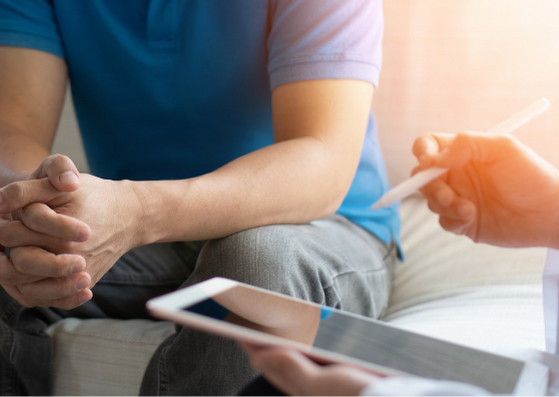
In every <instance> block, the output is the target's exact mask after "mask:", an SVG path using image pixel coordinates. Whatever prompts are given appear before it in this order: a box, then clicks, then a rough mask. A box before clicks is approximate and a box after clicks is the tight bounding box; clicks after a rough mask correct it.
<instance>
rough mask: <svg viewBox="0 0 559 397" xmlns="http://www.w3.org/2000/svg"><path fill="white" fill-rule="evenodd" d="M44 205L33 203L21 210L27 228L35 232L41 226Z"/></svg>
mask: <svg viewBox="0 0 559 397" xmlns="http://www.w3.org/2000/svg"><path fill="white" fill-rule="evenodd" d="M43 205H44V204H39V203H33V204H30V205H28V206H27V207H25V208H23V209H22V210H21V219H22V221H23V223H24V224H25V226H27V227H28V228H30V229H33V230H36V229H37V228H39V227H40V226H41V223H42V222H41V217H42V216H43V211H42V210H43V208H42V207H43Z"/></svg>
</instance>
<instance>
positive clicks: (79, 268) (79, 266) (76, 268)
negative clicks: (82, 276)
mask: <svg viewBox="0 0 559 397" xmlns="http://www.w3.org/2000/svg"><path fill="white" fill-rule="evenodd" d="M84 270H85V264H84V263H83V262H76V263H73V264H72V274H77V273H80V272H83V271H84Z"/></svg>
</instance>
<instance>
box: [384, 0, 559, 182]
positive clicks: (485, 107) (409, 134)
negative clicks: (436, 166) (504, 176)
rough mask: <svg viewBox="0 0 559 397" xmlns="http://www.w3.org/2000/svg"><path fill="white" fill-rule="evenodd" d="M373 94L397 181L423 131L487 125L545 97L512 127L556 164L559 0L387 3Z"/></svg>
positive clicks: (558, 151) (481, 128)
mask: <svg viewBox="0 0 559 397" xmlns="http://www.w3.org/2000/svg"><path fill="white" fill-rule="evenodd" d="M384 13H385V34H384V40H383V46H384V59H383V67H382V73H381V78H380V84H379V88H378V90H377V92H376V93H375V98H374V100H373V109H374V111H375V114H376V116H377V119H378V123H379V131H380V140H381V144H382V146H383V149H384V154H385V159H386V162H387V165H388V170H389V177H390V180H391V182H392V183H398V182H400V181H401V180H402V179H404V178H406V177H407V176H408V175H409V172H410V171H411V169H412V168H413V166H414V165H415V159H414V157H413V156H412V154H411V147H412V143H413V140H414V138H415V137H417V136H419V135H422V134H424V133H426V132H459V131H461V130H477V131H485V130H487V129H489V128H491V127H492V126H493V125H495V124H497V123H498V122H500V121H501V120H503V119H505V118H507V117H508V116H510V115H512V114H513V113H514V112H516V111H518V110H521V109H522V108H523V107H525V106H527V105H529V104H530V103H532V102H533V101H535V100H537V99H539V98H540V97H547V98H548V99H549V100H550V102H551V107H550V109H549V110H548V111H547V112H546V113H544V114H543V115H541V116H538V117H537V118H536V119H534V120H533V121H531V122H530V123H529V124H527V125H525V126H524V127H522V128H521V129H518V130H517V132H515V136H516V137H517V138H519V139H520V140H521V141H522V142H524V143H526V144H527V145H529V146H531V147H532V148H533V149H534V150H536V152H538V153H539V154H540V155H542V156H543V157H544V158H546V159H547V160H548V161H550V162H552V163H554V164H555V165H556V166H559V1H557V0H451V1H449V0H385V1H384Z"/></svg>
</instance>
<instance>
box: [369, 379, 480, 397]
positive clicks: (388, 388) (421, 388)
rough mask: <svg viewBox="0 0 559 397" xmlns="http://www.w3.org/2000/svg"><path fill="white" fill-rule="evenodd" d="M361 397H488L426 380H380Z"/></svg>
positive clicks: (449, 383)
mask: <svg viewBox="0 0 559 397" xmlns="http://www.w3.org/2000/svg"><path fill="white" fill-rule="evenodd" d="M360 395H361V396H489V395H491V393H489V392H488V391H487V390H485V389H482V388H480V387H477V386H473V385H468V384H466V383H461V382H452V381H446V380H435V379H426V378H401V377H397V376H393V377H386V378H381V379H379V380H377V381H375V382H373V383H371V384H369V385H368V386H367V387H365V388H364V389H363V390H362V391H361V393H360Z"/></svg>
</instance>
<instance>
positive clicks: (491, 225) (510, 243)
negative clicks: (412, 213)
mask: <svg viewBox="0 0 559 397" xmlns="http://www.w3.org/2000/svg"><path fill="white" fill-rule="evenodd" d="M413 151H414V155H415V156H416V157H417V158H418V159H420V165H419V166H418V167H417V170H420V169H423V168H425V167H429V166H437V167H440V168H445V169H448V172H447V174H446V175H444V176H443V177H441V178H438V179H437V180H435V181H433V182H431V183H429V184H428V185H426V186H424V187H423V188H422V189H421V192H422V193H423V194H424V195H425V197H426V198H427V200H428V205H429V208H430V209H431V210H432V211H433V212H435V213H437V214H438V215H439V223H440V224H441V226H442V227H443V228H444V229H446V230H448V231H451V232H453V233H456V234H463V235H466V236H468V237H470V238H471V239H472V240H474V241H477V242H483V243H488V244H493V245H499V246H506V247H532V246H547V247H558V246H559V228H558V227H557V225H558V224H559V170H558V169H557V168H556V167H554V166H553V165H551V164H549V163H548V162H547V161H545V160H544V159H542V158H541V157H540V156H538V155H537V154H536V153H535V152H534V151H533V150H531V149H530V148H528V147H527V146H525V145H523V144H522V143H521V142H519V141H518V140H517V139H516V138H514V137H513V136H511V135H488V134H484V133H473V132H466V133H460V134H458V135H451V134H428V135H425V136H422V137H420V138H418V139H417V140H416V141H415V144H414V148H413Z"/></svg>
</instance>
